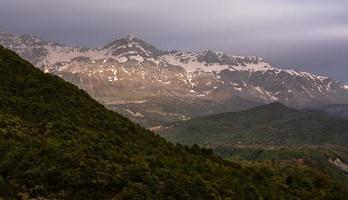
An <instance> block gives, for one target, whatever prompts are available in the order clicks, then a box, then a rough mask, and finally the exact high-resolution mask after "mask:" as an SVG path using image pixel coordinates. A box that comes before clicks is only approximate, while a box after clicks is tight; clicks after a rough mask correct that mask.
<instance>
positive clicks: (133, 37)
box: [124, 33, 137, 40]
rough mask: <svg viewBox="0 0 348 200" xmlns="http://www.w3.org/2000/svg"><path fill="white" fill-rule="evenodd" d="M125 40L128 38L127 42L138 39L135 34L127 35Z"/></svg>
mask: <svg viewBox="0 0 348 200" xmlns="http://www.w3.org/2000/svg"><path fill="white" fill-rule="evenodd" d="M124 38H126V39H127V40H133V39H137V38H136V37H135V35H133V34H131V33H130V34H127V35H126V36H125V37H124Z"/></svg>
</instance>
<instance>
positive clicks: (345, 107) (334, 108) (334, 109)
mask: <svg viewBox="0 0 348 200" xmlns="http://www.w3.org/2000/svg"><path fill="white" fill-rule="evenodd" d="M313 109H315V110H320V111H323V112H326V113H328V114H330V115H332V116H337V117H342V118H345V119H348V104H329V105H321V106H317V107H313Z"/></svg>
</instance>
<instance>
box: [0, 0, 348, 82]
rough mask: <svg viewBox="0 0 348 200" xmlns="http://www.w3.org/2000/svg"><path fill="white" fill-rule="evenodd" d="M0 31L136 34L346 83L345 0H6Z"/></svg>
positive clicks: (98, 36) (72, 39) (69, 36)
mask: <svg viewBox="0 0 348 200" xmlns="http://www.w3.org/2000/svg"><path fill="white" fill-rule="evenodd" d="M0 31H5V32H11V33H15V34H23V33H31V34H36V35H39V36H41V37H43V38H46V39H49V40H54V41H58V42H61V43H65V44H73V45H85V46H97V45H100V44H103V43H106V42H109V41H110V40H112V39H114V38H118V37H122V36H123V35H125V34H127V33H134V34H135V35H138V36H139V37H142V38H144V40H146V41H148V42H150V43H152V44H154V45H155V46H158V47H159V48H164V49H179V50H195V51H196V50H203V49H207V48H209V49H215V50H223V51H225V52H226V53H230V54H240V55H260V56H263V57H265V58H266V59H267V60H269V61H271V62H274V63H276V64H277V65H279V66H283V67H285V68H296V69H300V70H306V71H310V72H314V73H317V74H321V75H328V76H331V77H333V78H336V79H338V80H344V81H348V61H347V57H348V53H346V52H348V2H347V1H346V0H330V1H326V0H262V1H260V0H127V1H125V0H98V1H95V0H74V1H71V0H60V1H54V0H1V1H0Z"/></svg>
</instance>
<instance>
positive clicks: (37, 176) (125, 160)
mask: <svg viewBox="0 0 348 200" xmlns="http://www.w3.org/2000/svg"><path fill="white" fill-rule="evenodd" d="M0 196H1V197H2V198H5V199H19V198H20V197H21V196H22V197H28V198H34V197H44V198H48V199H248V200H249V199H251V200H252V199H277V200H278V199H345V198H346V197H347V196H348V186H347V185H345V184H344V183H342V182H339V181H338V180H336V179H334V178H333V177H331V176H329V175H326V174H325V173H323V172H322V171H320V170H318V169H316V168H312V167H309V166H308V165H304V164H301V163H281V164H279V165H274V164H272V163H260V164H249V163H247V164H243V165H240V164H234V163H230V162H227V161H224V160H222V159H220V158H218V157H215V156H213V155H212V152H211V150H207V149H202V148H199V147H198V146H197V145H195V146H193V147H192V148H188V147H184V146H181V145H177V146H174V145H172V144H170V143H168V142H166V141H165V140H164V139H161V138H160V137H159V136H156V135H154V134H153V133H151V132H149V131H147V130H145V129H143V128H142V127H139V126H137V125H135V124H133V123H131V122H130V121H129V120H128V119H126V118H124V117H122V116H120V115H118V114H116V113H114V112H111V111H108V110H106V109H105V108H104V107H103V106H102V105H100V104H98V103H97V102H96V101H94V100H93V99H91V98H90V97H89V96H88V95H87V94H86V93H85V92H83V91H81V90H79V89H78V88H77V87H75V86H73V85H71V84H68V83H66V82H64V81H63V80H61V79H60V78H58V77H54V76H52V75H49V74H43V73H42V72H41V71H39V70H37V69H35V68H34V67H32V66H31V65H30V64H29V63H27V62H26V61H24V60H22V59H20V58H19V57H18V56H17V55H16V54H14V53H12V52H10V51H8V50H5V49H3V48H2V47H0ZM1 197H0V198H1Z"/></svg>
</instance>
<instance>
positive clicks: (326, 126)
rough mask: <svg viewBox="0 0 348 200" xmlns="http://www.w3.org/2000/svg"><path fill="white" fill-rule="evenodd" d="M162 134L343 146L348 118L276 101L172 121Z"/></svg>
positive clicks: (189, 139) (196, 139)
mask: <svg viewBox="0 0 348 200" xmlns="http://www.w3.org/2000/svg"><path fill="white" fill-rule="evenodd" d="M162 135H163V136H164V137H166V138H167V139H169V140H171V141H173V142H181V143H184V144H195V143H198V144H217V143H225V144H259V145H322V144H340V145H345V144H347V143H348V121H347V120H346V119H343V118H338V117H332V116H331V115H329V114H325V113H322V112H319V111H312V110H304V111H300V110H295V109H291V108H288V107H286V106H284V105H282V104H280V103H277V102H276V103H271V104H268V105H262V106H259V107H256V108H252V109H249V110H246V111H241V112H230V113H222V114H218V115H211V116H207V117H199V118H195V119H191V120H187V121H180V122H177V123H173V124H170V125H168V126H167V127H166V128H163V130H162Z"/></svg>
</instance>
